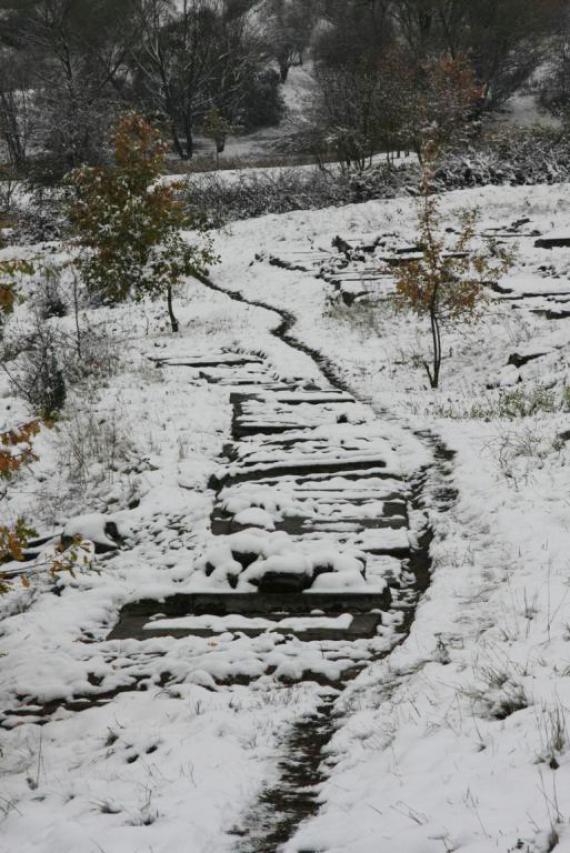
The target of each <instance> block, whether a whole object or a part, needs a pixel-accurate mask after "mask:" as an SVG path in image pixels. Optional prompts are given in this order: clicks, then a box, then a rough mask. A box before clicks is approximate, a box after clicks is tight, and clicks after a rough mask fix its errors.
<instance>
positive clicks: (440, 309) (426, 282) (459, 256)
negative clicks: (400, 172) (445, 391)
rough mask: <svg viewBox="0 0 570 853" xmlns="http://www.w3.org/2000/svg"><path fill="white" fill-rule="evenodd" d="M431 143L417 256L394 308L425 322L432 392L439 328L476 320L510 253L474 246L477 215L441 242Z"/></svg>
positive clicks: (400, 280)
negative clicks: (427, 325) (409, 313)
mask: <svg viewBox="0 0 570 853" xmlns="http://www.w3.org/2000/svg"><path fill="white" fill-rule="evenodd" d="M438 153H439V150H438V146H437V144H436V143H434V142H428V143H426V144H425V145H424V150H423V156H422V164H423V165H422V179H421V187H420V196H419V200H418V243H419V245H420V252H421V257H419V258H414V259H412V260H409V261H408V260H406V261H405V262H404V263H402V264H401V265H400V266H399V267H398V269H397V272H396V275H395V281H396V298H395V303H396V306H397V308H399V309H400V310H408V311H412V312H413V313H415V314H417V315H418V316H419V317H421V318H427V320H428V321H429V327H430V334H431V345H432V346H431V349H432V359H431V365H430V364H429V363H428V362H427V361H424V367H425V370H426V373H427V376H428V379H429V383H430V386H431V387H432V388H438V387H439V380H440V373H441V363H442V341H441V331H442V326H444V325H446V324H451V323H454V322H460V321H463V322H469V321H474V320H476V319H477V318H478V317H479V316H480V314H481V311H482V309H483V308H484V306H485V304H486V302H487V298H488V297H487V293H488V287H487V285H488V284H489V282H493V281H496V280H497V279H498V278H500V277H501V276H502V275H504V273H505V272H507V270H508V269H509V268H510V267H511V265H512V263H513V253H512V252H510V251H507V250H505V249H504V248H503V247H502V246H499V245H496V244H489V245H488V247H487V248H486V249H484V250H481V249H477V248H475V247H474V240H475V237H476V226H477V221H478V211H477V210H463V211H461V212H460V213H459V214H458V226H459V227H458V229H457V230H456V232H455V235H456V236H455V239H454V240H453V241H451V242H450V241H449V240H447V239H446V238H445V237H444V233H443V231H442V227H441V211H440V203H439V197H438V195H437V194H436V192H435V191H434V186H433V174H434V169H435V164H436V162H437V159H438Z"/></svg>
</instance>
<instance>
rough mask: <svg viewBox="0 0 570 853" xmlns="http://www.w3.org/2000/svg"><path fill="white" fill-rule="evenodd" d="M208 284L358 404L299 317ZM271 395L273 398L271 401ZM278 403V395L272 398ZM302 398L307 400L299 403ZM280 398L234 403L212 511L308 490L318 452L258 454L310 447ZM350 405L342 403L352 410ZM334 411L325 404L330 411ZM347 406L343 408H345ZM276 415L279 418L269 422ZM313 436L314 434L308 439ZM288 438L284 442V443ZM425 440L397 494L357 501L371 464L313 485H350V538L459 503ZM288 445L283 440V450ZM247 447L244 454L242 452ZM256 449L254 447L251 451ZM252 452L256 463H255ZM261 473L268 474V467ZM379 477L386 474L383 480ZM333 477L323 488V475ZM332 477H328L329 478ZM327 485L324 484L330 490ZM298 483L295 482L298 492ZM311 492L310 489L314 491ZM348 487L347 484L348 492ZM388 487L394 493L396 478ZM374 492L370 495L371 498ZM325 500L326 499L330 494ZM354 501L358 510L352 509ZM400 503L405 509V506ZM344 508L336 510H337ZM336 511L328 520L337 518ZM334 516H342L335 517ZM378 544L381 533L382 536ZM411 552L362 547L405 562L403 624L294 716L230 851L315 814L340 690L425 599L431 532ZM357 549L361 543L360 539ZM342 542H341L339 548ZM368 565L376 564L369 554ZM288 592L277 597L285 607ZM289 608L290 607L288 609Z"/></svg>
mask: <svg viewBox="0 0 570 853" xmlns="http://www.w3.org/2000/svg"><path fill="white" fill-rule="evenodd" d="M202 283H203V284H204V285H205V286H206V287H209V288H210V289H212V290H215V291H217V292H219V293H224V294H225V295H226V296H228V298H230V299H232V300H235V301H237V302H239V303H243V304H246V305H250V306H252V307H255V308H261V309H264V310H266V311H270V312H273V313H274V314H276V315H277V316H278V317H279V318H280V322H279V323H278V325H277V326H276V327H275V328H274V329H273V330H272V332H271V333H272V334H273V335H274V336H275V337H277V338H278V339H279V340H280V341H282V342H283V343H285V344H286V345H288V346H290V347H292V348H294V349H296V350H297V351H300V352H302V353H304V354H305V355H307V356H308V357H309V358H310V359H312V360H313V361H314V362H315V363H316V365H317V366H318V368H319V370H320V372H321V373H322V375H323V377H324V379H325V380H326V383H327V384H328V387H327V391H329V392H330V391H331V390H333V391H336V392H338V393H339V394H340V395H341V396H339V398H338V401H337V402H340V401H341V400H342V399H343V398H342V395H345V397H346V398H347V399H348V397H350V400H351V403H355V402H358V401H357V398H356V396H355V395H353V394H352V392H351V389H350V388H349V387H348V385H347V383H345V382H344V381H343V380H342V379H341V378H340V376H339V372H338V370H337V369H336V367H335V365H334V364H333V363H332V362H331V361H330V360H329V359H328V358H326V357H324V356H323V355H322V354H321V353H319V352H318V351H316V350H314V349H313V348H311V347H310V346H308V345H307V344H306V343H304V342H302V341H300V340H298V339H297V338H296V337H295V335H294V334H293V332H292V330H293V328H294V326H295V323H296V318H295V317H294V315H293V314H291V313H290V312H287V311H284V310H281V309H276V308H274V307H273V306H271V305H268V304H266V303H264V302H261V301H259V300H249V299H246V298H245V297H244V296H243V295H242V294H241V293H239V292H231V291H226V290H225V289H224V288H221V287H219V286H217V285H215V284H214V283H213V282H211V281H209V280H204V281H203V282H202ZM313 394H314V396H315V401H314V403H315V405H314V408H315V409H316V408H317V405H322V400H321V402H318V399H317V398H318V397H319V395H320V396H321V398H322V399H326V397H323V390H322V389H318V390H315V391H314V392H313ZM269 396H271V395H269ZM273 396H275V394H274V395H273ZM304 399H305V400H308V397H306V398H304ZM286 400H287V398H286V395H285V396H284V397H282V398H281V401H282V402H281V409H278V407H277V406H276V405H275V402H273V404H271V403H269V407H270V408H271V405H272V407H273V410H274V411H273V412H271V413H270V415H273V417H271V416H268V411H267V409H268V400H267V395H265V398H264V397H260V398H259V399H258V400H256V399H255V398H254V399H253V400H252V399H251V398H249V397H247V396H244V397H243V398H242V397H240V396H239V395H233V396H232V402H233V404H234V436H233V437H234V441H235V446H234V448H233V449H232V452H231V453H232V458H233V461H234V466H233V469H232V473H231V474H229V475H228V477H227V480H226V481H225V482H216V483H215V485H216V486H217V487H218V495H217V500H216V505H217V506H218V507H219V505H220V495H222V496H223V494H224V488H226V489H227V487H228V486H229V487H230V490H231V488H232V487H233V488H234V489H235V488H236V485H237V486H239V485H240V484H241V486H242V487H243V485H244V484H245V485H247V483H248V482H251V478H252V477H258V478H263V479H262V482H263V483H264V484H267V485H269V486H270V487H271V488H272V489H274V490H276V491H277V492H279V490H281V492H282V491H283V481H284V479H287V478H290V477H291V476H296V477H302V478H305V480H304V482H305V483H306V482H307V481H308V480H309V478H311V477H314V476H315V474H316V472H317V471H318V470H319V468H318V465H317V464H315V463H318V454H319V451H320V450H321V448H319V447H318V446H316V445H314V446H312V447H311V455H310V457H309V464H308V465H307V467H306V468H305V469H303V468H302V467H301V468H299V467H297V468H295V467H291V465H290V464H289V466H288V467H287V466H285V467H284V468H283V469H282V470H281V471H279V470H278V466H276V465H275V461H273V462H271V463H268V462H267V461H266V457H265V454H264V453H262V452H260V451H262V450H266V449H268V448H269V453H275V452H277V454H278V455H279V454H281V455H282V456H284V457H285V458H286V457H287V455H288V454H289V455H290V454H291V452H292V450H291V448H294V449H295V450H297V449H298V447H299V446H300V443H301V442H305V443H306V442H307V438H306V437H305V435H304V434H303V433H302V432H300V430H301V429H307V428H308V429H309V430H310V429H313V428H314V424H310V425H303V424H302V423H301V418H299V417H298V418H295V417H293V418H291V414H292V412H291V408H292V407H289V408H286ZM351 403H349V404H348V405H349V406H350V405H351ZM331 408H334V406H332V407H331V406H328V409H329V410H330V409H331ZM345 408H346V406H345ZM384 414H385V417H386V419H387V420H392V421H393V420H394V419H391V418H390V416H389V414H388V413H382V415H384ZM275 415H276V417H275ZM345 418H346V413H345V412H341V413H340V415H339V416H338V415H337V416H336V420H337V423H338V422H342V421H344V420H345ZM375 421H376V423H378V422H379V421H380V415H379V413H378V412H376V413H375ZM309 434H310V433H309ZM288 436H290V438H288V439H287V437H288ZM416 437H417V438H419V439H420V440H421V442H422V443H423V445H424V446H425V447H427V448H428V449H429V453H430V457H431V462H430V464H429V465H426V466H423V467H422V469H421V470H419V471H417V472H416V474H415V476H414V477H413V478H412V479H410V481H409V482H407V483H405V484H398V485H397V490H396V492H395V493H394V492H392V493H390V494H387V493H386V489H383V488H382V484H381V481H380V484H379V483H378V479H377V477H376V478H375V482H374V486H373V490H372V492H371V491H369V492H368V493H361V494H360V495H359V496H357V497H356V498H355V491H354V488H353V487H354V485H355V483H356V484H357V485H358V486H359V487H360V486H362V484H363V483H366V481H367V480H368V479H369V478H370V477H373V478H374V477H375V475H378V474H379V473H380V472H379V468H378V465H377V463H378V460H375V459H369V460H367V461H366V463H365V464H364V465H362V466H361V468H360V470H355V469H356V466H355V464H354V461H355V460H353V461H352V462H350V461H349V462H348V468H347V470H344V471H343V470H342V469H341V467H340V464H339V460H337V461H336V463H335V464H334V465H333V467H332V468H331V469H330V470H328V471H327V473H326V474H324V475H322V476H323V479H322V480H321V482H320V484H319V488H322V487H323V486H324V489H323V491H324V494H327V491H326V490H327V488H329V487H330V483H331V482H333V481H336V482H337V483H338V478H339V475H341V476H344V475H345V474H347V475H348V476H349V477H351V478H353V479H352V480H350V486H351V487H352V488H351V490H350V491H351V494H350V495H349V494H348V490H347V491H345V494H346V495H348V502H350V501H352V502H353V509H354V512H353V515H352V518H351V519H350V520H351V522H353V523H355V528H354V529H353V530H352V531H351V532H352V534H353V539H354V532H355V530H356V532H357V533H361V532H364V533H366V532H367V530H368V531H370V529H371V528H372V529H375V530H376V531H377V532H378V531H380V532H381V533H386V532H387V533H388V534H389V533H390V532H394V530H395V531H397V532H400V531H402V530H405V532H406V533H410V524H411V522H410V518H411V517H414V519H416V520H417V517H418V516H419V515H421V514H422V512H423V511H424V510H425V507H426V492H429V501H430V506H431V507H432V508H435V509H436V510H439V511H445V510H446V509H447V508H448V507H449V506H450V505H451V503H452V502H453V501H454V500H455V497H456V495H455V492H454V491H453V489H452V488H450V487H449V485H448V484H447V480H448V477H449V474H450V473H451V466H452V461H453V454H452V453H450V452H449V451H447V450H446V448H445V447H444V446H443V445H442V444H441V442H440V441H439V440H438V439H437V437H436V436H434V435H432V434H431V433H422V434H418V435H417V436H416ZM287 442H288V443H287ZM243 444H245V447H243ZM252 444H253V450H252ZM256 454H257V456H256ZM252 458H253V466H254V469H255V465H256V460H257V464H258V465H261V468H260V469H259V470H258V471H256V472H255V473H253V474H252V470H251V465H249V470H245V473H244V469H243V468H241V469H240V464H242V465H243V464H244V463H246V462H248V463H250V462H251V460H252ZM264 466H266V467H264ZM381 476H382V475H381ZM327 477H328V478H329V479H328V481H327V479H326V478H327ZM331 478H332V479H331ZM327 482H328V484H329V485H328V486H327V485H326V484H327ZM298 484H299V480H297V485H298ZM312 485H313V486H314V485H315V484H314V482H313V484H312ZM347 485H348V484H347V483H345V484H344V486H347ZM391 485H392V487H393V485H394V481H393V480H392V482H391ZM373 493H375V494H373ZM329 494H330V492H329ZM362 494H365V499H364V501H361V498H362ZM341 496H342V492H339V494H338V495H337V499H338V500H339V501H340V500H341ZM374 496H376V497H378V496H380V497H381V498H382V500H383V503H382V505H381V506H382V509H381V515H380V516H376V517H373V518H367V517H366V516H367V514H366V512H365V511H363V509H364V508H363V503H366V500H370V499H372V498H373V497H374ZM230 503H231V502H230ZM354 503H356V504H357V506H354ZM403 503H405V508H404V507H403ZM339 505H340V504H337V505H336V507H335V508H334V509H335V511H336V510H337V509H338V507H339ZM222 506H223V509H222V511H221V512H219V510H218V511H216V509H215V510H214V513H213V515H212V521H213V524H212V531H213V532H216V533H218V534H230V535H231V533H232V532H235V531H236V530H239V529H240V527H239V524H237V525H236V523H235V518H234V517H232V513H231V512H228V501H227V500H226V502H225V503H223V502H222ZM328 510H329V512H330V510H331V504H329V505H328ZM334 514H335V512H334V511H333V513H332V516H331V517H334ZM339 517H340V516H339ZM296 522H297V523H296V524H293V523H292V521H291V519H289V520H288V521H286V522H285V523H284V524H283V525H282V526H283V529H286V530H288V531H289V532H290V533H296V534H300V535H304V536H307V535H309V536H310V535H312V534H314V531H315V530H316V529H317V527H316V526H315V523H314V521H311V522H309V520H308V518H304V519H302V523H301V525H299V523H298V519H297V520H296ZM333 528H334V525H332V526H331V525H329V526H328V527H327V528H323V527H321V528H318V529H319V530H321V531H322V530H323V529H328V531H329V532H330V531H331V529H333ZM338 529H339V530H344V529H345V528H343V526H342V524H340V525H339V528H338ZM381 539H382V536H381ZM412 539H413V545H412V547H409V548H408V549H407V550H404V551H401V549H398V548H397V547H396V548H394V547H393V544H392V545H391V544H390V543H389V536H388V540H387V541H385V542H384V543H382V541H380V542H379V541H376V542H375V544H376V545H377V546H378V547H377V548H368V552H369V557H372V554H373V552H374V551H375V554H374V557H379V558H382V557H385V556H390V557H393V558H399V559H402V565H403V567H404V573H403V575H402V576H400V578H398V579H394V580H393V582H389V583H390V586H389V589H390V603H389V606H388V610H390V612H391V615H392V616H394V615H395V614H397V615H398V617H399V623H400V624H399V627H398V629H397V632H396V635H395V637H394V639H393V642H392V643H391V644H390V646H389V648H385V649H383V650H379V649H374V650H373V651H372V652H371V654H370V655H369V656H368V657H367V659H366V660H365V661H363V662H362V663H359V664H357V665H355V666H352V667H349V668H347V669H346V670H345V671H343V672H342V673H341V674H340V676H339V678H338V679H336V680H335V681H333V683H331V684H330V690H329V693H328V695H326V696H324V698H323V701H322V702H321V703H320V704H319V705H318V707H317V708H316V709H315V712H314V713H313V714H311V715H309V716H305V717H302V718H300V719H299V720H298V721H297V722H296V723H294V725H293V726H292V727H291V728H290V730H289V731H288V732H287V733H285V734H284V736H283V740H282V743H281V748H280V758H279V761H278V778H277V780H276V781H274V782H273V783H272V784H271V785H269V786H268V787H267V788H266V789H265V790H263V791H262V792H261V795H260V796H259V798H258V800H257V801H256V802H255V803H253V804H252V806H251V809H250V810H249V812H248V813H247V814H246V815H244V817H243V820H242V821H241V822H240V825H239V827H236V829H235V836H236V843H235V846H234V847H233V848H232V849H233V850H235V853H277V851H279V850H282V849H283V847H284V845H286V844H287V842H289V841H290V840H291V839H292V837H293V836H294V834H295V832H296V830H297V828H298V827H299V825H300V824H301V822H303V821H304V820H306V819H309V818H310V817H311V816H313V815H314V814H316V812H317V811H318V808H319V801H318V792H319V785H320V783H322V782H323V780H324V779H325V778H326V767H325V765H324V761H325V758H326V748H327V746H328V744H329V743H330V741H331V738H332V737H333V735H334V733H335V731H336V730H337V728H338V727H339V725H340V724H341V722H342V714H341V713H340V712H339V711H338V705H339V701H340V700H341V699H342V697H343V691H344V690H346V688H347V686H348V685H349V684H350V683H351V682H352V681H353V680H354V679H355V678H356V677H357V676H358V675H359V674H360V673H361V672H362V670H363V669H365V668H366V667H367V666H369V665H370V664H371V663H372V662H373V661H375V660H380V659H382V658H384V657H386V656H387V655H389V654H390V653H391V651H392V650H393V648H394V647H395V645H396V644H399V643H402V642H403V641H404V640H405V639H406V637H407V636H408V634H409V631H410V628H411V625H412V623H413V619H414V615H415V610H416V607H417V604H418V602H419V601H420V600H421V596H422V594H423V593H424V592H425V590H426V589H427V587H428V585H429V580H430V568H431V561H430V555H429V547H430V543H431V539H432V531H431V529H430V527H429V526H423V527H422V526H420V529H419V530H416V531H414V532H413V534H412ZM357 542H358V543H359V544H362V540H358V539H357ZM343 544H346V541H344V543H343ZM372 558H373V557H372ZM285 600H286V595H284V596H283V601H284V602H285ZM284 606H286V605H284ZM303 853H316V851H303Z"/></svg>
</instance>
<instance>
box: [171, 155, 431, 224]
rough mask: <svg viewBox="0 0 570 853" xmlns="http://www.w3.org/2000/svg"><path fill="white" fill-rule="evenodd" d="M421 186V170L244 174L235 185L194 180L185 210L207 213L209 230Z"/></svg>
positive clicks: (219, 178) (209, 178)
mask: <svg viewBox="0 0 570 853" xmlns="http://www.w3.org/2000/svg"><path fill="white" fill-rule="evenodd" d="M416 185H417V170H407V169H405V170H402V171H401V173H400V170H398V171H397V170H395V169H392V168H386V167H379V168H376V169H371V170H370V171H368V172H363V173H354V174H351V173H346V172H344V173H338V174H337V173H335V172H328V171H321V170H318V169H311V170H305V169H294V168H291V169H280V170H275V171H274V170H268V171H267V172H265V173H262V172H255V173H253V174H248V173H247V172H243V173H242V174H241V175H240V176H239V178H238V179H237V180H235V181H228V180H227V179H226V178H225V177H224V175H223V174H222V175H220V174H207V175H203V176H200V177H196V178H193V179H192V181H191V184H190V187H189V193H188V198H187V200H186V205H187V208H188V210H189V211H190V213H193V214H195V213H199V212H202V213H204V215H205V216H206V217H207V219H208V222H209V224H210V225H212V226H214V227H219V226H222V225H224V224H225V223H227V222H233V221H236V220H239V219H251V218H253V217H256V216H264V215H265V214H268V213H288V212H289V211H292V210H318V209H320V208H323V207H332V206H337V205H342V204H352V203H355V202H360V201H369V200H370V199H373V198H394V197H395V196H397V195H399V194H401V193H402V192H406V191H407V190H412V188H413V187H414V186H416Z"/></svg>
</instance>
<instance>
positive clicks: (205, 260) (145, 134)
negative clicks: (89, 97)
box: [70, 113, 216, 332]
mask: <svg viewBox="0 0 570 853" xmlns="http://www.w3.org/2000/svg"><path fill="white" fill-rule="evenodd" d="M113 149H114V160H115V162H114V164H113V165H111V166H105V167H97V168H93V167H90V166H84V167H82V168H80V169H76V170H75V171H74V172H72V174H71V178H70V180H71V183H72V185H73V186H74V188H75V190H76V196H75V199H74V200H73V202H72V204H71V209H70V216H71V221H72V224H73V226H74V228H75V233H76V235H77V238H78V242H79V244H80V246H81V247H82V249H83V252H82V254H81V255H80V257H79V259H78V267H79V270H80V272H81V274H82V276H83V278H84V281H85V283H86V284H87V287H88V288H89V289H90V290H91V292H92V293H94V294H97V295H98V296H99V297H100V298H102V299H103V300H104V301H107V302H111V303H114V302H122V301H124V300H125V299H127V298H129V297H130V298H133V299H135V300H141V299H144V298H145V297H147V296H150V297H151V298H156V297H159V296H165V297H166V301H167V306H168V315H169V318H170V323H171V327H172V331H174V332H176V331H178V328H179V324H178V320H177V319H176V317H175V315H174V310H173V304H172V295H173V288H174V287H175V285H176V284H178V282H180V281H181V280H182V279H183V278H184V277H186V276H195V275H204V274H206V273H207V268H208V266H209V265H210V264H212V263H214V262H215V260H216V258H215V256H214V253H213V251H212V246H211V241H210V239H209V238H208V236H207V234H206V229H205V227H204V226H203V224H202V223H201V222H198V221H196V220H193V221H189V220H188V217H187V216H186V214H185V211H184V208H183V205H182V203H181V201H180V200H179V199H178V197H177V194H178V191H179V189H180V186H179V184H177V183H172V182H169V183H165V182H161V181H160V180H159V178H160V176H161V174H162V173H163V171H164V158H165V156H166V151H167V146H166V144H165V143H164V142H163V140H162V139H161V137H160V134H159V133H158V131H157V130H155V129H154V128H153V127H152V126H151V125H150V124H149V123H148V122H147V121H146V120H145V119H144V118H143V117H142V116H139V115H137V114H135V113H130V114H128V115H126V116H124V117H123V118H122V119H121V120H120V121H119V123H118V125H117V127H116V129H115V132H114V135H113ZM182 228H188V229H192V230H193V231H194V232H196V233H197V234H198V235H199V242H197V243H195V244H191V243H189V242H188V241H187V240H185V239H183V237H182V235H181V233H180V232H181V229H182Z"/></svg>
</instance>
